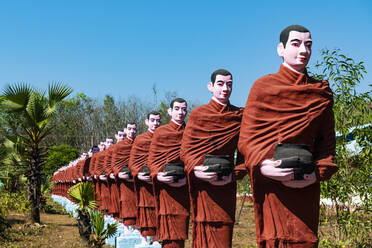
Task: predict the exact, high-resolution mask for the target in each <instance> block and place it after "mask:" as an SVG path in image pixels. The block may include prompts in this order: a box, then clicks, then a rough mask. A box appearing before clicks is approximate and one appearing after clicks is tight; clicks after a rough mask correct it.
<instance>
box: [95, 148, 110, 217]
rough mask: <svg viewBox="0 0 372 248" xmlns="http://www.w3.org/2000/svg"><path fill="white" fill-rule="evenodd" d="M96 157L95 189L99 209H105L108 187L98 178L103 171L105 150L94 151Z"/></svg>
mask: <svg viewBox="0 0 372 248" xmlns="http://www.w3.org/2000/svg"><path fill="white" fill-rule="evenodd" d="M96 155H97V158H96V161H95V166H94V175H95V176H96V177H97V179H96V190H97V195H98V198H99V200H100V202H99V209H100V210H102V211H105V210H106V209H107V194H108V187H107V184H105V183H104V182H103V181H102V180H100V179H99V176H100V175H102V173H103V172H104V162H105V156H106V150H103V151H100V152H98V153H96Z"/></svg>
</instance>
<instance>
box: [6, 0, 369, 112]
mask: <svg viewBox="0 0 372 248" xmlns="http://www.w3.org/2000/svg"><path fill="white" fill-rule="evenodd" d="M370 13H372V1H369V0H364V1H361V0H360V1H358V0H354V1H349V0H348V1H343V0H342V1H324V0H323V1H318V0H312V1H248V0H246V1H243V0H241V1H208V0H203V1H201V0H199V1H191V0H190V1H175V0H173V1H172V0H169V1H163V0H157V1H150V0H147V1H144V0H136V1H92V0H91V1H76V0H75V1H1V2H0V45H1V48H0V89H3V88H4V86H5V85H6V84H8V83H13V82H27V83H30V84H32V85H35V86H38V87H41V88H45V87H46V86H47V85H48V83H49V82H52V81H58V82H63V83H66V84H68V85H70V86H71V87H73V89H74V91H75V92H74V94H76V93H77V92H84V93H85V94H87V95H88V96H91V97H98V98H101V99H102V98H103V97H104V96H105V95H106V94H110V95H112V96H114V97H116V98H119V97H120V98H127V97H128V96H131V95H136V96H138V97H140V98H146V97H150V96H151V94H152V90H151V89H152V86H153V85H154V84H156V87H157V88H158V90H159V91H160V93H162V92H165V91H175V92H177V93H178V96H180V97H184V98H185V99H190V100H192V101H197V102H199V103H206V102H208V101H209V99H210V96H211V95H210V93H209V92H208V90H207V88H206V84H207V82H208V81H209V78H210V74H211V72H212V71H213V70H215V69H218V68H226V69H228V70H230V71H231V72H232V73H233V76H234V86H233V87H234V88H233V94H232V96H231V99H230V100H231V102H232V103H233V104H235V105H238V106H244V105H245V101H246V99H247V96H248V93H249V89H250V88H251V86H252V84H253V82H254V81H255V80H256V79H257V78H259V77H261V76H263V75H266V74H268V73H273V72H276V71H277V70H278V68H279V65H280V63H281V59H280V58H279V57H278V56H277V54H276V45H277V43H278V39H279V38H278V37H279V33H280V31H281V30H282V29H283V28H284V27H286V26H288V25H290V24H301V25H304V26H306V27H307V28H309V29H310V31H311V33H312V39H313V55H312V59H311V61H310V64H312V63H314V62H315V61H316V60H317V58H319V54H320V49H322V48H325V47H327V48H336V47H337V48H340V49H341V50H342V52H343V53H345V54H346V55H348V56H350V57H352V58H354V59H356V60H357V61H364V62H365V66H366V69H367V71H368V72H369V74H367V75H366V77H365V80H364V81H363V83H362V86H361V89H367V85H368V84H371V83H372V76H371V73H372V61H371V58H372V15H371V14H370Z"/></svg>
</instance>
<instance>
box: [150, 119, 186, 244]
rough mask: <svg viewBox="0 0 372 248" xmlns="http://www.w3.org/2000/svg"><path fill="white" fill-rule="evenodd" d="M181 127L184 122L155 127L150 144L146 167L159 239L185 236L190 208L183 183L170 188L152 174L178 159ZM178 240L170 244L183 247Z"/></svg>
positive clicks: (173, 238) (174, 238) (183, 128)
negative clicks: (150, 184)
mask: <svg viewBox="0 0 372 248" xmlns="http://www.w3.org/2000/svg"><path fill="white" fill-rule="evenodd" d="M184 130H185V125H184V124H183V125H177V124H176V123H174V122H173V121H170V122H169V124H167V125H164V126H161V127H158V128H157V129H156V130H155V132H154V136H153V138H152V141H151V145H150V151H149V158H148V166H149V169H150V171H151V177H152V179H153V186H154V194H155V198H156V217H157V233H156V235H157V238H158V239H159V240H163V241H164V240H185V239H187V233H188V222H189V210H190V200H189V197H188V186H187V184H186V185H184V186H182V187H172V186H169V185H168V184H165V183H162V182H159V181H158V180H157V179H156V175H157V174H158V173H159V172H162V171H163V170H164V167H165V164H166V163H174V162H181V161H180V148H181V140H182V135H183V132H184ZM180 243H181V242H178V243H174V244H173V246H172V247H183V246H176V245H177V244H180ZM165 247H167V245H165Z"/></svg>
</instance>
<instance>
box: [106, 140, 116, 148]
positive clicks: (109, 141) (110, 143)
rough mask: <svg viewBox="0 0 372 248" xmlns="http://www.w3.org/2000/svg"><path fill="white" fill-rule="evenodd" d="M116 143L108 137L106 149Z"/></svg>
mask: <svg viewBox="0 0 372 248" xmlns="http://www.w3.org/2000/svg"><path fill="white" fill-rule="evenodd" d="M113 144H114V140H113V139H106V149H107V148H109V147H110V146H112V145H113Z"/></svg>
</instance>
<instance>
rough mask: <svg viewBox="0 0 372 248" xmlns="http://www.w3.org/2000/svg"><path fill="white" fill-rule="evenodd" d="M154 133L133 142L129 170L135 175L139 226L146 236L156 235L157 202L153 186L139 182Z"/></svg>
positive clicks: (139, 137) (146, 134)
mask: <svg viewBox="0 0 372 248" xmlns="http://www.w3.org/2000/svg"><path fill="white" fill-rule="evenodd" d="M152 136H153V133H151V132H150V131H147V132H146V133H143V134H141V135H138V136H137V137H136V139H135V141H134V142H133V146H132V150H131V152H130V158H129V169H130V170H131V172H132V174H133V179H134V185H135V190H136V196H137V226H139V227H140V228H141V234H142V235H144V236H154V235H155V234H156V216H155V201H154V194H153V189H152V184H149V183H147V182H143V181H141V180H138V178H137V176H138V173H139V172H141V170H142V167H143V165H144V164H147V159H148V153H149V148H150V144H151V139H152Z"/></svg>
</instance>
